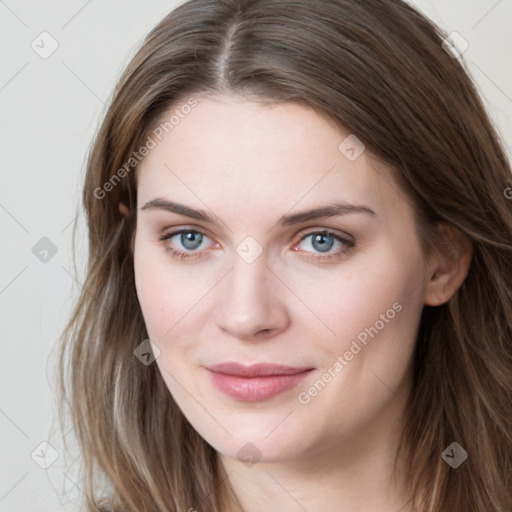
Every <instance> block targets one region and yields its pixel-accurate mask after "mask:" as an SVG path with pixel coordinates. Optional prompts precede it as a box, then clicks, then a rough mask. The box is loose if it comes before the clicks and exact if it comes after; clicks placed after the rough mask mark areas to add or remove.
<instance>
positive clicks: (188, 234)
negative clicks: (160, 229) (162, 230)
mask: <svg viewBox="0 0 512 512" xmlns="http://www.w3.org/2000/svg"><path fill="white" fill-rule="evenodd" d="M208 238H209V237H207V236H206V235H205V234H203V233H200V232H199V231H195V230H193V229H181V230H179V231H174V232H172V233H167V234H165V235H163V236H161V237H160V240H161V241H166V240H169V241H171V243H172V246H176V245H177V246H178V249H174V248H173V247H171V246H170V245H168V244H166V245H165V248H166V250H167V251H169V252H170V253H171V254H172V256H174V257H176V258H178V259H186V258H196V257H199V256H201V253H200V251H199V250H197V249H198V248H201V244H202V243H203V242H204V241H205V240H206V239H208ZM180 244H181V246H182V247H183V249H184V250H182V249H180V248H179V246H180ZM203 249H204V247H203Z"/></svg>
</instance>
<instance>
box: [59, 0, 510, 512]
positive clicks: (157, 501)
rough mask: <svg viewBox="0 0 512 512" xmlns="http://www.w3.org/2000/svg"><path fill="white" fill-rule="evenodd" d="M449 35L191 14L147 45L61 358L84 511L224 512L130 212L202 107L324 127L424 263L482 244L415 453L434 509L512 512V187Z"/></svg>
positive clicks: (234, 11)
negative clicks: (396, 215) (241, 102)
mask: <svg viewBox="0 0 512 512" xmlns="http://www.w3.org/2000/svg"><path fill="white" fill-rule="evenodd" d="M446 36H447V34H445V33H443V32H442V31H441V30H440V29H439V28H438V27H436V26H435V25H433V24H432V23H431V22H430V21H429V20H428V19H426V18H425V17H424V16H422V15H421V14H420V13H418V12H417V11H416V10H415V9H413V8H412V7H410V6H409V5H408V4H406V3H404V2H402V1H399V0H293V1H291V0H216V1H212V0H190V1H188V2H186V3H184V4H182V5H180V6H179V7H178V8H176V9H175V10H173V11H172V12H171V13H170V14H169V15H167V16H166V17H165V18H164V19H163V20H162V21H161V22H160V23H159V24H158V25H157V26H156V27H155V28H154V29H153V30H152V31H151V32H150V33H149V35H148V36H147V37H146V39H145V40H144V42H143V44H142V45H141V47H140V49H139V50H138V53H137V54H136V55H135V57H134V58H133V60H132V61H131V62H130V64H129V65H128V67H127V69H126V70H125V72H124V74H123V75H122V77H121V78H120V81H119V83H118V85H117V87H116V89H115V91H114V94H113V97H112V100H111V102H110V105H109V108H108V111H107V113H106V115H105V119H104V121H103V124H102V126H101V128H100V130H99V133H98V134H97V136H96V139H95V142H94V145H93V147H92V149H91V151H90V154H89V159H88V165H87V172H86V177H85V184H84V188H83V197H82V199H83V208H84V210H85V214H86V219H87V226H88V240H89V249H88V250H89V256H88V265H87V270H86V278H85V281H84V283H83V289H82V292H81V295H80V297H79V300H78V302H77V304H76V307H75V309H74V312H73V315H72V317H71V319H70V321H69V323H68V325H67V326H66V328H65V331H64V333H63V335H62V345H61V348H60V360H59V380H58V382H59V393H60V396H61V397H62V400H63V402H62V403H63V405H62V410H61V411H60V419H61V422H64V420H63V417H64V415H65V409H66V407H69V409H70V411H71V420H72V423H73V428H74V431H75V433H76V436H77V439H78V441H79V444H80V448H81V455H82V459H83V464H84V468H85V472H84V482H83V489H84V491H85V492H86V494H87V496H88V500H87V501H86V507H87V510H89V511H92V510H95V511H100V510H101V511H107V510H115V511H121V510H123V511H124V510H127V511H128V510H129V511H137V512H143V511H148V512H149V511H151V512H154V511H156V510H158V511H166V512H171V511H172V512H185V511H189V510H190V509H197V510H207V511H210V512H214V511H223V510H226V509H225V508H224V507H226V502H225V501H224V500H225V496H226V495H227V491H226V489H227V488H228V486H227V485H226V481H225V475H223V473H222V471H221V470H220V468H219V467H218V462H217V457H216V453H215V451H214V450H213V448H212V447H211V446H210V445H208V444H207V443H206V441H205V440H204V439H202V438H201V437H200V436H199V435H198V434H197V432H196V431H195V430H194V429H193V428H192V427H191V425H190V424H189V423H188V421H187V420H186V419H185V418H184V416H183V415H182V413H181V411H180V410H179V408H178V406H177V405H176V403H175V402H174V400H173V398H172V396H171V395H170V393H169V391H168V389H167V387H166V385H165V383H164V381H163V378H162V376H161V375H160V374H159V371H158V368H157V366H156V364H150V365H147V366H146V365H144V364H141V361H140V360H139V359H138V358H137V357H135V355H134V350H135V349H136V348H137V347H138V346H139V345H140V344H141V343H142V342H143V341H144V340H145V339H147V337H148V336H147V332H146V328H145V325H144V320H143V317H142V314H141V310H140V307H139V304H138V301H137V296H136V289H135V284H134V270H133V254H132V239H133V235H134V232H135V228H136V218H135V215H132V216H131V217H130V218H125V217H123V215H121V214H120V212H119V210H118V204H119V202H120V201H123V202H124V203H125V204H126V205H128V206H129V207H130V209H131V211H135V210H136V204H137V183H136V171H137V163H138V162H139V160H138V158H139V156H140V151H139V150H140V148H142V147H143V146H148V145H149V144H150V142H149V139H148V137H150V138H152V140H153V139H154V138H155V133H158V132H155V131H154V129H155V126H158V123H159V122H162V119H163V116H164V114H165V113H166V112H168V111H169V108H170V107H171V106H174V105H175V106H176V109H177V110H179V112H178V113H177V114H176V115H177V117H179V115H180V113H181V115H183V112H186V109H185V107H183V105H187V104H189V105H190V107H189V108H193V103H194V101H197V99H195V95H197V96H199V94H201V93H209V92H228V93H237V94H243V95H246V96H247V97H251V98H252V99H254V98H257V99H259V100H261V101H277V102H284V101H295V102H301V103H302V104H305V105H308V106H309V107H311V108H313V109H315V111H317V112H318V113H320V114H321V115H324V116H327V117H328V118H329V119H331V120H332V121H333V122H335V123H338V125H339V126H341V127H344V128H345V129H348V130H349V131H350V132H351V133H353V134H356V136H357V137H358V138H359V139H360V140H362V141H363V142H364V144H365V145H366V147H367V148H368V149H369V150H370V151H371V152H372V153H373V154H374V155H377V157H378V158H379V159H380V160H381V161H382V162H384V163H385V164H387V165H389V166H390V167H391V168H392V169H393V171H394V173H395V175H396V179H397V180H398V183H399V184H400V186H401V188H402V189H403V191H404V193H405V194H407V196H408V197H410V198H411V199H412V202H413V204H414V207H415V211H416V213H417V217H418V227H419V228H420V232H421V233H422V234H423V237H424V239H425V242H426V243H427V245H428V244H430V245H432V244H434V238H433V235H432V233H433V227H434V226H435V225H436V223H438V222H441V221H442V222H445V223H448V224H450V225H452V226H454V227H456V228H457V229H458V230H459V231H460V232H461V233H463V235H465V237H467V239H469V240H470V241H471V244H472V249H473V257H472V262H471V267H470V270H469V274H468V276H467V278H466V280H465V281H464V283H463V284H462V286H461V287H460V288H459V290H458V291H457V292H456V293H455V295H454V296H453V297H452V298H451V299H450V300H449V301H448V302H447V303H446V304H443V305H441V306H439V307H428V306H426V307H425V308H424V311H423V317H422V322H421V325H420V329H419V333H418V339H417V346H416V351H415V357H414V386H413V390H412V393H411V395H410V397H409V400H408V403H407V418H406V422H405V426H404V432H403V436H402V443H401V446H400V453H403V455H404V457H405V460H406V463H407V467H408V471H407V472H406V475H407V478H408V481H407V482H406V483H407V484H408V489H410V491H411V496H412V497H413V498H414V500H415V503H417V504H418V506H420V505H419V504H420V503H421V510H425V511H428V512H444V511H446V510H456V511H462V510H464V511H465V510H471V511H475V512H489V511H491V510H493V511H499V512H510V510H511V509H512V491H511V489H512V412H511V411H512V398H511V397H512V307H511V305H512V272H511V261H512V200H511V199H510V196H511V195H512V188H510V187H511V181H512V179H511V170H510V164H509V162H508V161H507V159H506V156H505V154H504V150H503V146H502V143H501V141H500V139H499V136H498V134H497V132H496V130H495V128H494V127H493V125H492V123H491V121H490V119H489V117H488V115H487V113H486V112H485V110H484V107H483V104H482V102H481V100H480V98H479V96H478V94H477V92H476V90H475V87H474V85H473V83H472V81H471V79H470V77H469V75H468V73H467V72H466V71H465V69H464V64H463V62H462V59H459V58H455V57H454V56H453V55H451V54H449V53H448V52H447V51H445V49H444V48H443V44H442V43H443V40H444V38H445V37H446ZM180 108H181V110H180ZM165 129H166V130H168V129H172V121H168V124H167V125H165ZM135 155H137V156H135ZM122 169H124V171H122ZM454 441H455V442H457V443H458V444H459V445H460V446H462V447H463V448H464V449H465V450H466V452H467V453H468V455H469V457H468V459H467V460H466V461H465V462H464V463H463V464H462V465H461V466H460V467H459V468H457V469H453V468H451V467H450V466H449V465H448V464H447V463H446V462H445V461H444V460H443V458H442V457H441V454H442V452H443V450H445V448H446V447H448V446H449V445H450V444H451V443H452V442H454ZM100 477H104V478H105V479H106V481H107V482H109V483H110V488H109V490H108V491H107V490H106V489H104V490H103V491H102V490H101V489H100V485H99V478H100Z"/></svg>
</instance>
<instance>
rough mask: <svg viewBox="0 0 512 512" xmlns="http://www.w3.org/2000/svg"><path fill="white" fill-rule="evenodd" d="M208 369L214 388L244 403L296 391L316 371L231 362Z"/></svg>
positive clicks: (274, 365) (265, 364) (275, 365)
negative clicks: (294, 389) (293, 389)
mask: <svg viewBox="0 0 512 512" xmlns="http://www.w3.org/2000/svg"><path fill="white" fill-rule="evenodd" d="M206 370H207V371H208V373H209V375H210V378H211V380H212V382H213V384H214V386H215V387H216V388H217V389H218V390H219V391H221V392H223V393H224V394H226V395H228V396H230V397H231V398H234V399H236V400H239V401H243V402H261V401H263V400H269V399H271V398H273V397H275V396H278V395H280V394H282V393H285V392H286V391H288V390H290V389H292V388H294V387H295V386H297V385H298V384H299V383H300V382H302V381H303V380H304V379H305V378H306V377H307V376H308V375H309V374H310V373H311V372H312V371H313V368H295V367H291V366H283V365H277V364H270V363H258V364H253V365H250V366H245V365H242V364H240V363H231V362H230V363H221V364H216V365H213V366H208V367H206Z"/></svg>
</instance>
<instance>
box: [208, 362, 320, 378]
mask: <svg viewBox="0 0 512 512" xmlns="http://www.w3.org/2000/svg"><path fill="white" fill-rule="evenodd" d="M206 368H207V369H208V370H210V371H212V372H215V373H223V374H224V375H235V376H237V377H267V376H269V375H296V374H298V373H303V372H305V371H307V370H311V369H312V368H305V367H304V368H295V367H293V366H284V365H281V364H271V363H257V364H252V365H249V366H246V365H243V364H240V363H233V362H229V363H220V364H215V365H212V366H207V367H206Z"/></svg>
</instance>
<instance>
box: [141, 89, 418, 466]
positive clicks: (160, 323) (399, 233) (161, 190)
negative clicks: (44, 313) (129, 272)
mask: <svg viewBox="0 0 512 512" xmlns="http://www.w3.org/2000/svg"><path fill="white" fill-rule="evenodd" d="M175 110H179V106H174V107H173V108H172V109H171V110H170V111H169V116H167V117H170V115H171V114H172V113H173V112H174V111H175ZM184 111H186V112H189V113H188V114H186V115H183V114H182V115H181V116H179V122H175V123H174V124H173V125H172V129H169V126H171V125H168V126H167V131H168V133H167V134H165V130H163V131H162V129H160V131H156V132H154V133H156V134H157V135H158V137H156V136H155V135H153V136H152V137H153V139H154V141H156V146H155V147H154V148H152V149H150V151H149V154H148V155H147V156H146V157H145V159H144V160H143V162H142V164H141V165H140V167H139V171H138V172H139V182H138V199H137V202H138V210H137V231H136V236H135V246H134V255H135V276H136V287H137V294H138V298H139V301H140V305H141V308H142V312H143V315H144V319H145V322H146V326H147V330H148V334H149V337H150V339H151V340H152V342H153V343H154V345H155V346H156V347H158V350H155V354H156V355H158V357H157V359H156V364H157V365H158V368H159V370H160V372H161V374H162V377H163V378H164V380H165V382H166V384H167V386H168V389H169V391H170V393H171V395H172V396H173V398H174V400H175V401H176V402H177V404H178V405H179V407H180V409H181V410H182V412H183V414H184V415H185V416H186V417H187V419H188V420H189V422H190V423H191V424H192V425H193V427H194V428H195V429H196V430H197V431H198V433H199V434H200V435H201V436H202V437H203V438H204V439H205V440H206V441H207V442H208V443H210V444H211V445H212V446H213V447H214V448H215V449H216V450H217V451H218V452H220V453H221V454H223V455H225V456H227V457H230V458H233V459H239V460H243V461H245V462H246V463H248V464H250V463H251V462H250V461H253V462H257V461H260V462H265V461H278V460H292V459H301V458H302V459H305V458H306V457H313V456H314V457H315V458H317V457H318V456H319V455H322V456H334V455H337V454H338V453H339V452H340V450H343V451H344V453H345V454H349V453H352V450H355V449H358V450H360V449H364V447H365V446H370V445H372V444H373V443H376V442H378V439H380V438H381V436H382V435H385V434H386V432H387V433H390V432H395V431H397V428H396V427H397V424H398V422H399V421H400V419H401V418H400V415H401V414H402V412H403V407H404V402H405V398H406V396H407V393H408V391H409V389H410V385H411V359H412V353H413V347H414V343H415V338H416V333H417V329H418V323H419V318H420V315H421V310H422V307H423V304H424V294H425V275H426V270H425V262H424V258H423V254H422V251H421V248H420V243H419V239H418V236H417V233H416V227H415V220H414V210H413V208H412V207H411V205H410V203H409V202H408V201H407V199H406V198H405V195H404V194H403V193H402V192H401V190H400V189H399V187H398V185H397V184H396V183H395V181H394V180H393V178H392V177H391V174H390V173H389V172H388V170H387V169H386V168H384V166H382V165H378V164H377V163H376V162H375V161H374V160H371V159H370V156H369V154H368V153H369V152H368V151H364V148H363V147H362V146H361V144H360V142H358V140H357V139H355V138H354V136H350V133H349V132H343V131H340V130H339V129H337V128H335V127H334V126H333V125H331V124H330V123H328V122H327V121H326V120H325V119H324V118H322V117H320V116H319V115H318V114H316V113H315V112H314V111H313V110H310V109H309V108H307V107H304V106H300V105H298V104H294V103H286V104H281V105H278V106H271V107H269V106H261V105H259V104H256V103H251V102H249V101H248V100H245V99H241V98H239V97H235V96H227V95H218V96H213V97H212V96H211V97H209V98H208V97H197V104H196V106H195V107H194V108H190V109H183V110H182V112H184ZM167 117H166V119H167ZM162 134H163V135H165V136H162ZM349 136H350V137H349ZM347 137H349V138H348V139H347ZM159 139H161V140H159ZM151 145H153V144H151ZM178 205H179V206H178ZM141 342H142V340H141ZM225 363H236V364H238V365H242V366H243V367H250V366H252V365H264V366H259V367H253V368H249V369H247V372H248V374H246V375H241V374H243V368H242V369H240V367H237V366H236V364H233V365H227V366H219V365H224V364H225ZM266 365H270V366H266ZM275 365H280V367H277V366H275ZM282 366H285V367H287V368H284V369H283V368H282ZM215 367H216V368H215ZM290 368H291V369H290ZM213 370H215V371H213ZM228 374H231V375H228ZM233 374H234V375H233ZM269 374H273V376H272V375H269ZM316 460H318V459H316Z"/></svg>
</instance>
